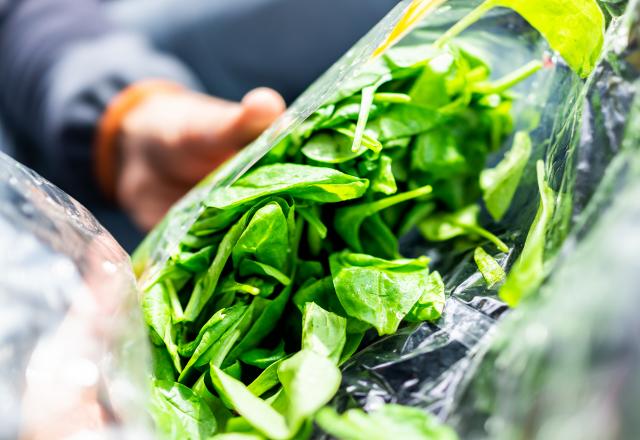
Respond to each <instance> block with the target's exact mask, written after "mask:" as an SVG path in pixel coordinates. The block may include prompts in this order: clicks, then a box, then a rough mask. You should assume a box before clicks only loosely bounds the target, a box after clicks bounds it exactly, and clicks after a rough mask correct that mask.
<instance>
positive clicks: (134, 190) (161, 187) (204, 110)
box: [116, 88, 285, 230]
mask: <svg viewBox="0 0 640 440" xmlns="http://www.w3.org/2000/svg"><path fill="white" fill-rule="evenodd" d="M284 109H285V103H284V100H283V99H282V98H281V97H280V95H278V94H277V93H276V92H275V91H273V90H271V89H265V88H260V89H255V90H253V91H251V92H249V93H248V94H247V95H246V96H245V97H244V98H243V99H242V102H240V103H235V102H229V101H225V100H222V99H218V98H214V97H209V96H206V95H202V94H199V93H194V92H190V91H174V92H160V93H157V94H154V95H151V96H149V97H148V98H146V99H145V100H144V101H143V102H142V103H140V104H139V105H138V106H136V107H135V108H134V109H132V110H131V111H130V112H129V113H128V114H127V115H126V116H125V118H124V119H123V122H122V125H121V129H120V134H119V148H120V166H119V171H118V177H117V179H116V199H117V201H118V203H119V204H120V205H121V206H122V207H123V208H124V209H125V211H126V212H127V213H128V214H129V215H130V216H131V218H132V219H133V221H134V222H135V223H136V224H137V225H138V226H139V227H141V228H142V229H143V230H149V229H151V228H152V227H153V226H154V225H155V224H156V223H157V222H158V221H159V220H160V219H161V218H162V217H163V216H164V214H165V213H166V212H167V210H168V209H169V208H170V207H171V205H172V204H173V203H175V202H176V201H177V200H178V199H179V198H180V197H181V196H182V195H184V194H185V193H186V192H187V191H188V190H189V189H190V188H191V187H192V186H193V185H194V184H195V183H197V182H198V181H200V180H201V179H202V178H203V177H205V176H206V175H207V174H209V173H210V172H211V171H212V170H214V169H215V168H216V167H217V166H219V165H220V164H222V162H224V161H225V160H226V159H228V158H230V157H231V156H232V155H233V154H234V153H235V152H237V151H238V150H239V149H241V148H242V147H244V146H245V145H246V144H248V143H249V142H251V141H252V140H254V139H255V138H256V137H257V136H258V135H260V133H262V131H264V130H265V129H266V128H267V127H268V126H269V125H271V123H272V122H273V121H274V120H275V119H276V118H277V117H278V116H279V115H280V114H281V113H282V112H283V111H284Z"/></svg>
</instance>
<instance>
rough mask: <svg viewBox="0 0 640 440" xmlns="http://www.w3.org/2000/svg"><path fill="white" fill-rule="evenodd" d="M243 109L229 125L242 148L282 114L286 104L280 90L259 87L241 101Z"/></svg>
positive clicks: (235, 144)
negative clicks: (279, 92)
mask: <svg viewBox="0 0 640 440" xmlns="http://www.w3.org/2000/svg"><path fill="white" fill-rule="evenodd" d="M240 105H241V111H240V112H239V114H238V116H237V118H236V119H235V121H234V123H233V124H232V125H231V126H230V127H229V128H230V134H232V136H233V141H234V142H233V144H234V146H236V147H237V148H241V147H243V146H245V145H246V144H248V143H249V142H251V141H253V140H254V139H255V138H257V137H258V136H259V135H260V134H261V133H262V132H263V131H264V130H266V129H267V128H268V127H269V126H270V125H271V124H272V123H273V122H274V121H275V120H276V119H277V118H278V116H280V115H281V114H282V113H283V112H284V110H285V108H286V104H285V102H284V99H283V98H282V96H280V94H278V92H276V91H275V90H272V89H268V88H258V89H254V90H252V91H250V92H249V93H247V94H246V95H245V96H244V98H242V102H241V104H240Z"/></svg>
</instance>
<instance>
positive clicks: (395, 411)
mask: <svg viewBox="0 0 640 440" xmlns="http://www.w3.org/2000/svg"><path fill="white" fill-rule="evenodd" d="M316 422H317V423H318V425H320V427H321V428H322V429H324V430H325V431H327V432H328V433H330V434H331V435H333V436H335V437H336V438H339V439H341V440H389V439H408V440H409V439H410V440H456V439H457V438H458V436H457V435H456V434H455V432H454V431H453V430H452V429H451V428H449V427H447V426H445V425H442V424H441V423H440V422H438V420H436V419H435V418H434V417H433V416H431V415H430V414H428V413H427V412H425V411H424V410H421V409H419V408H407V407H405V406H400V405H385V406H383V407H382V408H380V409H379V410H377V411H374V412H372V413H370V414H366V413H365V412H364V411H362V410H360V409H350V410H347V411H346V412H345V413H343V414H340V415H339V414H337V413H336V412H335V410H333V409H331V408H324V409H323V410H322V411H320V413H318V416H317V417H316Z"/></svg>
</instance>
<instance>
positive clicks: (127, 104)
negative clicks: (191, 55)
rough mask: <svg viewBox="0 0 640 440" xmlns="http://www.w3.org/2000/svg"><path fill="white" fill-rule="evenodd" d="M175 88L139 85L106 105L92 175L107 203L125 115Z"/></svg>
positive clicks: (165, 83)
mask: <svg viewBox="0 0 640 440" xmlns="http://www.w3.org/2000/svg"><path fill="white" fill-rule="evenodd" d="M180 90H183V87H182V86H181V85H179V84H176V83H173V82H170V81H166V80H155V79H154V80H145V81H140V82H137V83H135V84H132V85H131V86H129V87H127V88H126V89H124V90H123V91H122V92H120V93H119V94H118V95H116V97H115V98H113V100H112V101H111V102H110V103H109V105H108V106H107V108H106V110H105V111H104V113H103V114H102V117H101V118H100V121H99V123H98V132H97V136H96V143H95V154H94V162H93V163H94V171H95V175H96V178H97V181H98V186H99V187H100V189H101V190H102V192H103V193H104V195H106V196H107V197H108V198H109V199H110V200H115V196H116V180H117V177H118V176H117V174H118V165H119V164H118V162H119V152H118V148H117V144H118V136H119V135H120V128H121V126H122V122H123V121H124V118H125V117H126V116H127V114H128V113H129V112H130V111H131V110H133V108H134V107H136V106H137V105H139V104H140V103H141V102H142V101H144V100H145V99H146V98H148V97H149V96H151V95H153V94H156V93H159V92H164V93H167V92H178V91H180Z"/></svg>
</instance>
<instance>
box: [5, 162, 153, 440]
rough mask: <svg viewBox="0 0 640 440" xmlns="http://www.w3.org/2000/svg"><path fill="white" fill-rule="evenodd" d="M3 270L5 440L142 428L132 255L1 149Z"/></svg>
mask: <svg viewBox="0 0 640 440" xmlns="http://www.w3.org/2000/svg"><path fill="white" fill-rule="evenodd" d="M0 267H2V277H0V323H1V324H0V341H1V342H0V347H1V350H0V353H1V355H0V371H1V372H2V374H1V375H0V395H1V396H2V403H1V404H0V420H1V423H0V438H15V437H17V436H18V435H20V436H23V437H24V438H67V437H69V438H70V437H72V436H74V435H81V434H83V433H87V432H94V433H95V434H104V435H105V436H108V435H116V436H117V437H118V438H122V437H124V436H127V435H134V433H136V432H145V431H146V420H147V416H146V415H145V412H144V408H145V400H146V392H145V383H146V380H147V377H148V373H147V371H146V369H147V365H148V361H147V354H146V347H147V342H146V338H147V337H146V333H145V331H144V328H143V326H142V322H141V319H140V315H139V312H138V306H137V301H136V288H135V279H134V277H133V273H132V270H131V265H130V260H129V256H128V255H127V254H126V253H125V252H124V251H123V250H122V249H121V248H120V246H119V245H118V244H117V243H116V242H115V240H114V239H113V238H112V237H111V236H110V235H109V233H108V232H106V231H105V230H104V229H103V228H102V227H101V226H100V225H99V224H98V222H97V221H96V220H95V218H94V217H93V216H92V215H91V214H90V213H89V212H88V211H87V210H86V209H84V208H83V207H82V206H80V205H79V204H78V203H77V202H76V201H75V200H73V199H72V198H71V197H69V196H68V195H67V194H65V193H64V192H62V191H61V190H59V189H58V188H56V187H55V186H53V185H52V184H50V183H49V182H47V181H46V180H44V179H43V178H42V177H40V176H38V175H37V174H36V173H34V172H33V171H31V170H29V169H27V168H25V167H23V166H22V165H20V164H19V163H17V162H15V161H14V160H13V159H11V158H9V157H8V156H6V155H4V154H2V153H0ZM123 427H125V428H126V429H123ZM138 438H139V437H138Z"/></svg>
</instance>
